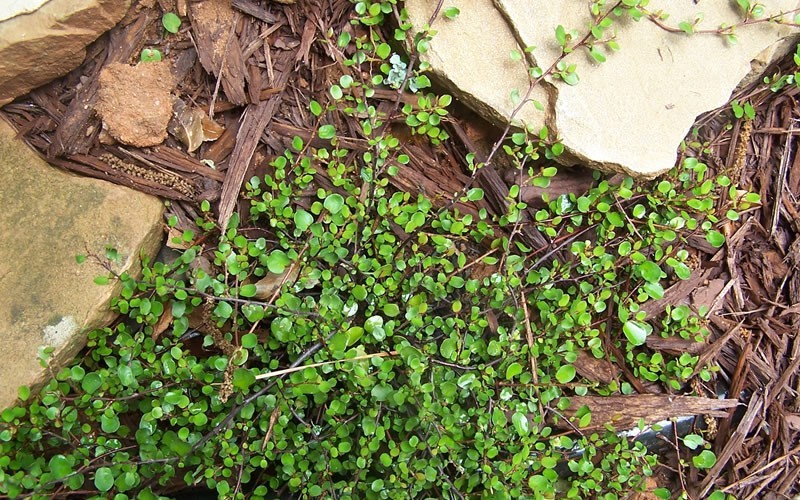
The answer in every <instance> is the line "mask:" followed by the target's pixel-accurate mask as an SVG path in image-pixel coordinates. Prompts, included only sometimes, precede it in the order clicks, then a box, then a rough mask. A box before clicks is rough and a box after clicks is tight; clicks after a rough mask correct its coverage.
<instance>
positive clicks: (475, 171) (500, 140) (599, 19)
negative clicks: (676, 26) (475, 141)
mask: <svg viewBox="0 0 800 500" xmlns="http://www.w3.org/2000/svg"><path fill="white" fill-rule="evenodd" d="M441 1H442V0H440V3H441ZM621 5H622V1H621V0H620V1H618V2H616V3H615V4H614V5H613V6H612V7H611V8H610V9H609V10H608V11H606V12H605V13H604V14H603V15H602V16H599V17H597V18H596V19H595V24H598V23H600V22H602V21H603V20H604V19H605V18H607V17H608V16H610V15H611V13H612V12H613V11H614V10H615V9H616V8H617V7H619V6H621ZM592 36H593V35H592V31H591V29H590V30H589V31H588V32H587V33H585V34H584V36H583V37H582V38H581V39H580V40H579V41H578V42H576V43H575V45H573V46H572V47H571V48H570V49H569V50H562V52H561V55H560V56H558V57H557V58H556V59H555V60H554V61H553V63H552V64H551V65H550V66H549V67H548V68H547V70H546V71H544V72H543V73H542V74H541V75H540V76H539V77H537V78H535V79H534V80H532V81H531V82H530V84H529V85H528V90H527V91H526V92H525V96H524V97H523V99H522V100H521V101H520V103H519V104H518V105H517V106H516V107H515V108H514V109H513V110H512V112H511V115H510V116H509V119H508V122H507V123H506V125H505V127H504V129H503V132H502V133H501V134H500V137H499V138H498V139H497V141H495V143H494V145H493V146H492V149H491V150H490V151H489V154H488V155H487V156H486V159H485V160H484V161H483V162H482V166H481V165H480V164H479V165H475V168H474V169H473V170H472V173H471V174H470V177H469V180H468V181H467V182H466V183H465V184H464V186H463V187H462V188H461V190H460V191H458V192H457V193H456V194H455V195H454V196H453V197H451V199H450V201H449V202H448V203H446V204H445V205H443V206H442V207H441V208H440V209H439V210H438V211H437V212H436V215H435V216H433V217H431V219H430V220H429V221H426V222H425V225H424V226H423V227H421V228H420V229H421V230H422V229H425V227H426V226H428V225H430V221H432V220H434V219H438V217H439V216H440V215H442V214H443V213H444V212H445V211H447V210H450V209H451V208H452V207H453V206H454V205H455V204H456V202H457V201H458V200H459V199H461V198H462V197H463V196H464V195H465V194H466V192H467V190H469V188H470V187H472V185H473V183H474V182H475V180H476V179H477V177H478V173H479V172H480V170H481V169H482V168H485V167H487V166H491V165H492V161H493V160H494V157H495V156H496V155H497V153H498V151H500V147H501V146H502V145H503V142H504V141H505V140H506V138H507V137H508V134H509V132H510V131H511V127H512V126H513V123H514V119H515V118H516V116H517V115H518V114H519V112H520V111H521V110H522V108H523V106H525V105H526V104H528V102H529V101H530V99H531V94H532V93H533V90H534V89H535V88H536V87H537V86H538V85H539V84H540V83H541V82H542V81H543V80H544V79H545V77H547V76H550V75H552V74H553V72H554V71H555V69H556V68H557V66H558V63H560V62H561V61H563V60H564V59H565V58H566V57H567V56H568V55H569V54H571V53H572V52H574V51H575V50H576V49H579V48H581V47H584V46H586V44H587V42H588V41H589V39H590V38H591V37H592ZM412 59H413V58H412ZM410 67H411V64H409V68H410ZM404 84H405V81H404ZM410 240H411V235H408V236H407V237H406V238H404V239H403V241H402V242H401V243H400V245H398V247H397V250H396V251H395V254H396V253H397V252H399V251H400V250H402V249H403V248H405V246H406V245H407V244H408V243H409V241H410Z"/></svg>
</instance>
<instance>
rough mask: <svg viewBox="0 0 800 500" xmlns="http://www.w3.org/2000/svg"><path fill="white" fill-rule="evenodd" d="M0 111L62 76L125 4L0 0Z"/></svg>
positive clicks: (98, 0) (124, 9)
mask: <svg viewBox="0 0 800 500" xmlns="http://www.w3.org/2000/svg"><path fill="white" fill-rule="evenodd" d="M0 4H2V5H0V106H2V105H4V104H7V103H9V102H11V100H13V99H14V98H16V97H19V96H21V95H24V94H26V93H28V92H29V91H31V90H32V89H34V88H36V87H39V86H41V85H44V84H45V83H48V82H50V81H51V80H53V79H55V78H58V77H60V76H62V75H65V74H67V73H68V72H69V71H71V70H72V69H74V68H76V67H77V66H78V65H79V64H81V63H82V62H83V60H84V58H85V57H86V46H87V45H89V44H90V43H92V42H93V41H95V40H96V39H97V38H98V37H99V36H100V35H102V34H103V33H105V32H106V31H108V30H109V29H111V28H112V27H114V25H115V24H117V23H118V22H119V21H120V19H122V17H123V16H124V15H125V13H126V12H127V11H128V7H129V6H130V0H48V1H42V0H0Z"/></svg>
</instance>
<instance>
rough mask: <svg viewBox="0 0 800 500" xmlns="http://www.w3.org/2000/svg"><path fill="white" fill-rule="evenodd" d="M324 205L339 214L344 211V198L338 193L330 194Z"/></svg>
mask: <svg viewBox="0 0 800 500" xmlns="http://www.w3.org/2000/svg"><path fill="white" fill-rule="evenodd" d="M322 206H323V207H325V210H327V211H328V212H330V213H332V214H338V213H339V212H341V211H342V207H344V198H343V197H342V195H340V194H337V193H333V194H329V195H328V196H327V198H325V201H324V202H323V203H322Z"/></svg>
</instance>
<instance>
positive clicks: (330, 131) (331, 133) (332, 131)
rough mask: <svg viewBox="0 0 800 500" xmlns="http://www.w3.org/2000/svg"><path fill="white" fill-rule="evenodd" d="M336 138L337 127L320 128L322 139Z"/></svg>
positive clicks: (324, 126)
mask: <svg viewBox="0 0 800 500" xmlns="http://www.w3.org/2000/svg"><path fill="white" fill-rule="evenodd" d="M334 137H336V127H334V126H333V125H323V126H321V127H320V128H319V138H320V139H333V138H334Z"/></svg>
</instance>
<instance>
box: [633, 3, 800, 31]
mask: <svg viewBox="0 0 800 500" xmlns="http://www.w3.org/2000/svg"><path fill="white" fill-rule="evenodd" d="M642 12H643V13H644V14H645V15H647V19H648V20H650V22H652V23H653V24H655V25H656V26H658V27H659V28H661V29H662V30H664V31H666V32H668V33H683V34H686V35H718V36H726V35H732V34H734V30H735V29H736V28H741V27H747V26H752V25H754V24H760V23H772V22H774V23H777V24H780V25H782V26H792V27H800V24H797V23H794V22H791V23H787V22H783V17H784V16H787V15H790V14H795V13H797V12H800V8H797V9H791V10H787V11H786V12H781V13H779V14H773V15H771V16H769V17H762V18H758V19H756V18H752V17H747V18H745V19H744V20H743V21H742V22H740V23H736V24H733V25H731V26H725V27H722V26H720V27H719V28H717V29H705V30H692V32H691V33H686V31H684V30H682V29H681V28H676V27H675V26H670V25H668V24H666V23H664V22H663V21H661V19H659V18H658V15H657V14H656V13H653V12H649V11H647V10H644V9H642Z"/></svg>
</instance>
